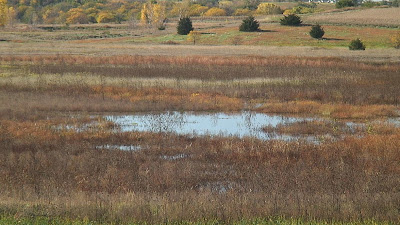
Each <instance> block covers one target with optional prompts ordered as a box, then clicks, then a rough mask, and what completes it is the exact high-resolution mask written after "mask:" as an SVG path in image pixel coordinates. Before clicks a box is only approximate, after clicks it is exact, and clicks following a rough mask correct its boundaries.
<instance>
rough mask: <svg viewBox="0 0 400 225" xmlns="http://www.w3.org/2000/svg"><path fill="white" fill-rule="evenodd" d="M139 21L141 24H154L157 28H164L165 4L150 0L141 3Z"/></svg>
mask: <svg viewBox="0 0 400 225" xmlns="http://www.w3.org/2000/svg"><path fill="white" fill-rule="evenodd" d="M140 21H141V23H142V24H143V25H148V26H155V27H157V28H158V29H159V30H164V29H165V21H166V15H165V6H164V5H163V4H158V3H156V4H153V3H151V2H148V3H145V4H143V8H142V10H141V12H140Z"/></svg>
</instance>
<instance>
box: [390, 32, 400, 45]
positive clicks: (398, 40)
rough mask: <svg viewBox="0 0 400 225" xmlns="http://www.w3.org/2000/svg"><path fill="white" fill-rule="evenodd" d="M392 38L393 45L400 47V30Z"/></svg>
mask: <svg viewBox="0 0 400 225" xmlns="http://www.w3.org/2000/svg"><path fill="white" fill-rule="evenodd" d="M390 40H391V41H392V43H393V47H395V48H397V49H400V31H398V32H397V33H396V34H393V35H392V36H391V37H390Z"/></svg>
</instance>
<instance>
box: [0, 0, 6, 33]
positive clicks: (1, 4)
mask: <svg viewBox="0 0 400 225" xmlns="http://www.w3.org/2000/svg"><path fill="white" fill-rule="evenodd" d="M7 20H8V7H7V0H0V27H4V26H5V25H6V24H7Z"/></svg>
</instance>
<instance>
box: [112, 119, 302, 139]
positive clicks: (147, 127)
mask: <svg viewBox="0 0 400 225" xmlns="http://www.w3.org/2000/svg"><path fill="white" fill-rule="evenodd" d="M106 119H107V120H110V121H112V122H114V123H116V124H117V125H119V126H120V127H121V131H122V132H126V131H148V132H172V133H176V134H186V135H194V136H195V135H222V136H237V137H256V138H260V139H264V140H268V139H271V137H272V136H275V135H273V134H268V133H266V132H263V131H262V128H263V127H265V126H277V125H278V124H282V123H293V122H296V121H301V120H304V119H305V118H294V117H284V116H275V115H267V114H263V113H255V112H242V113H235V114H226V113H207V114H199V113H191V112H182V113H181V112H166V113H159V114H142V115H140V114H139V115H138V114H136V115H123V116H106ZM284 138H285V139H286V138H290V137H289V136H286V137H284Z"/></svg>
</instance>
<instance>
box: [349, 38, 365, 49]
mask: <svg viewBox="0 0 400 225" xmlns="http://www.w3.org/2000/svg"><path fill="white" fill-rule="evenodd" d="M349 49H350V50H365V45H364V43H362V41H361V40H360V39H359V38H357V39H355V40H352V41H351V42H350V45H349Z"/></svg>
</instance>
